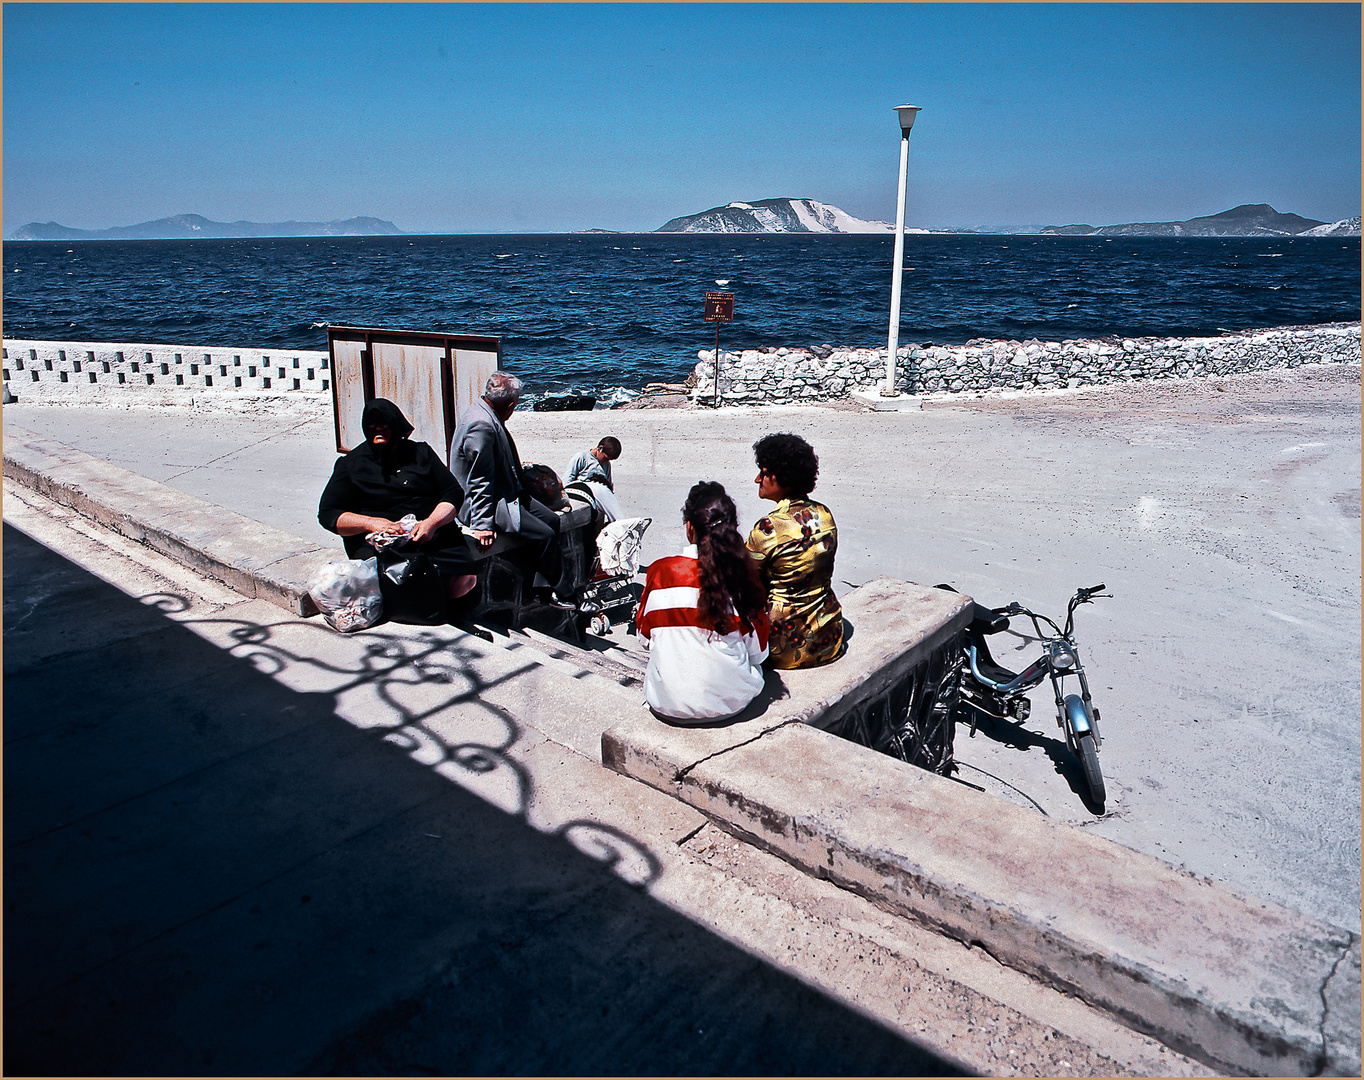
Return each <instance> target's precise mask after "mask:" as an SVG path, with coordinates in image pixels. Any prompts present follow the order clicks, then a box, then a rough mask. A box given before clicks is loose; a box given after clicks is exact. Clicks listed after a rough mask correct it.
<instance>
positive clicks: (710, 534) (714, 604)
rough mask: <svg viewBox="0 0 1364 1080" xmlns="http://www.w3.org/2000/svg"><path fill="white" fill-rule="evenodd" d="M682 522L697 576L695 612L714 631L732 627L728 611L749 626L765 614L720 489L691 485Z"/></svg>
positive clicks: (753, 570)
mask: <svg viewBox="0 0 1364 1080" xmlns="http://www.w3.org/2000/svg"><path fill="white" fill-rule="evenodd" d="M682 520H683V521H685V522H687V523H688V524H689V525H691V527H692V535H693V536H694V537H695V538H696V553H697V562H698V563H699V564H700V565H699V570H700V578H701V596H700V599H699V600H698V601H697V604H696V608H697V611H698V613H699V614H700V616H701V618H702V619H704V620H705V621H706V622H708V623H710V624H711V625H712V626H713V627H715V629H716V630H717V631H719V632H720V633H727V632H729V631H730V630H731V629H733V626H732V620H733V613H737V614H738V616H739V619H740V620H742V621H743V622H744V623H749V624H751V623H752V622H753V620H754V618H755V617H756V616H758V615H759V614H761V613H763V612H765V611H766V610H767V593H766V591H765V590H764V589H763V586H762V582H761V581H760V580H759V578H758V568H757V567H756V566H754V564H753V560H752V559H750V558H749V557H748V548H746V547H745V546H744V542H743V539H742V538H741V537H740V536H739V521H738V511H737V510H735V508H734V500H733V499H731V498H730V497H729V496H728V495H727V494H725V489H724V485H722V484H717V483H715V482H714V481H711V480H703V481H701V483H699V484H696V485H695V486H693V487H692V489H691V491H689V492H688V493H687V501H686V502H685V503H684V504H683V506H682Z"/></svg>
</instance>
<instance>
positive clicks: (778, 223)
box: [654, 199, 1359, 236]
mask: <svg viewBox="0 0 1364 1080" xmlns="http://www.w3.org/2000/svg"><path fill="white" fill-rule="evenodd" d="M893 230H894V226H893V225H890V224H888V223H887V222H884V221H863V220H862V219H860V218H855V217H853V216H852V215H851V214H849V213H847V212H846V211H843V210H840V209H839V208H838V207H836V206H831V205H829V204H828V203H822V202H816V201H815V200H814V199H759V200H758V201H756V202H732V203H728V204H726V205H724V206H714V207H711V209H709V210H703V211H701V212H700V213H698V214H688V215H685V216H683V217H676V218H673V219H672V220H671V221H668V222H666V223H665V224H663V225H661V226H660V227H659V228H657V229H655V230H654V231H655V232H661V233H889V232H891V231H893ZM905 231H906V232H912V233H953V234H961V233H973V232H978V231H983V232H988V233H993V232H1002V233H1011V232H1012V233H1018V232H1020V230H1009V229H1001V230H993V229H990V230H974V229H907V230H905ZM1034 232H1040V233H1041V235H1044V236H1358V235H1359V218H1357V217H1354V218H1347V219H1345V220H1344V221H1336V222H1331V223H1327V222H1324V221H1316V220H1314V219H1312V218H1305V217H1300V216H1299V215H1297V214H1281V213H1279V212H1278V211H1277V210H1275V209H1274V208H1273V207H1272V206H1269V205H1267V204H1265V203H1250V204H1246V205H1244V206H1238V207H1235V208H1234V209H1231V210H1225V211H1223V212H1222V213H1220V214H1213V215H1211V216H1209V217H1197V218H1190V219H1189V220H1188V221H1157V222H1144V223H1133V224H1129V225H1101V226H1097V227H1096V226H1093V225H1048V226H1046V228H1044V229H1041V230H1027V233H1028V234H1031V233H1034Z"/></svg>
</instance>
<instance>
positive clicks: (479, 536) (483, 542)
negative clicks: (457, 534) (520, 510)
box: [473, 529, 497, 548]
mask: <svg viewBox="0 0 1364 1080" xmlns="http://www.w3.org/2000/svg"><path fill="white" fill-rule="evenodd" d="M473 533H474V539H475V540H477V541H478V546H479V547H481V548H490V547H492V546H493V541H494V540H495V539H497V533H496V532H494V531H493V530H492V529H474V530H473Z"/></svg>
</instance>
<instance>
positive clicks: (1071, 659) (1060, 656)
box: [1051, 645, 1076, 671]
mask: <svg viewBox="0 0 1364 1080" xmlns="http://www.w3.org/2000/svg"><path fill="white" fill-rule="evenodd" d="M1075 664H1076V658H1075V654H1074V653H1073V652H1071V651H1070V649H1068V648H1066V647H1065V646H1064V645H1053V646H1052V649H1051V666H1052V667H1054V668H1059V669H1060V670H1062V671H1066V670H1069V669H1070V668H1073V667H1074V666H1075Z"/></svg>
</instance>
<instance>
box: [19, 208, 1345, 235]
mask: <svg viewBox="0 0 1364 1080" xmlns="http://www.w3.org/2000/svg"><path fill="white" fill-rule="evenodd" d="M1359 225H1360V222H1359V218H1358V217H1353V218H1346V219H1345V220H1343V221H1336V222H1324V221H1316V220H1314V219H1312V218H1305V217H1300V216H1299V215H1297V214H1281V213H1279V212H1278V211H1277V210H1275V209H1274V207H1272V206H1269V205H1267V204H1265V203H1253V204H1246V205H1244V206H1238V207H1235V208H1234V209H1231V210H1224V211H1223V212H1222V213H1220V214H1213V215H1211V216H1208V217H1196V218H1190V219H1189V220H1188V221H1154V222H1133V223H1130V224H1126V225H1099V226H1094V225H1048V226H1046V227H1045V228H1043V229H1040V230H1034V229H1027V230H1018V229H983V230H976V229H906V230H905V231H906V232H911V233H926V232H944V233H971V232H987V233H996V232H998V233H1011V232H1012V233H1019V232H1024V233H1035V232H1040V233H1042V234H1043V235H1049V236H1358V235H1359V232H1360V230H1359ZM894 228H895V227H894V226H893V225H891V224H890V223H888V222H885V221H864V220H863V219H861V218H856V217H853V216H852V215H851V214H849V213H847V212H846V211H844V210H840V209H839V208H838V207H837V206H831V205H830V204H828V203H822V202H817V201H816V200H814V199H785V198H783V199H760V200H758V201H757V202H751V203H750V202H732V203H727V204H726V205H724V206H715V207H712V208H711V209H709V210H703V211H701V212H700V213H697V214H689V215H686V216H683V217H675V218H673V219H672V220H671V221H668V222H666V223H665V224H663V225H661V226H660V227H659V228H657V229H655V230H654V231H655V232H660V233H889V232H891V231H893V230H894ZM585 231H587V232H600V233H607V232H614V231H615V230H611V229H588V230H585ZM401 235H403V230H401V229H399V228H398V226H396V225H394V224H393V222H391V221H384V220H383V219H381V218H375V217H353V218H347V219H346V220H344V221H277V222H272V223H268V224H261V223H259V222H255V221H232V222H225V221H210V220H209V219H208V218H206V217H201V216H200V215H199V214H176V215H175V216H174V217H166V218H158V219H157V220H155V221H144V222H143V223H142V224H140V225H121V226H116V227H114V228H112V229H73V228H70V227H68V226H66V225H60V224H58V223H57V222H55V221H48V222H37V221H34V222H30V223H29V224H27V225H24V226H23V227H22V228H19V229H16V230H15V232H14V233H13V234H12V235H11V236H10V239H11V240H185V239H194V238H196V237H211V238H235V237H253V236H401Z"/></svg>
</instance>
